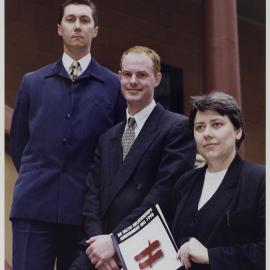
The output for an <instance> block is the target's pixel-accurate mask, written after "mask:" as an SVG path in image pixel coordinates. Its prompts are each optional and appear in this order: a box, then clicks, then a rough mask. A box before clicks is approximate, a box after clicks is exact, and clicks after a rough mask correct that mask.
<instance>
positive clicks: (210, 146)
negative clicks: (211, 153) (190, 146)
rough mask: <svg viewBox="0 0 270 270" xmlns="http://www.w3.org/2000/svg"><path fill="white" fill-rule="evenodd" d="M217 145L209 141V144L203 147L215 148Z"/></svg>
mask: <svg viewBox="0 0 270 270" xmlns="http://www.w3.org/2000/svg"><path fill="white" fill-rule="evenodd" d="M216 146H217V144H216V143H207V144H205V145H204V146H203V148H205V149H213V148H215V147H216Z"/></svg>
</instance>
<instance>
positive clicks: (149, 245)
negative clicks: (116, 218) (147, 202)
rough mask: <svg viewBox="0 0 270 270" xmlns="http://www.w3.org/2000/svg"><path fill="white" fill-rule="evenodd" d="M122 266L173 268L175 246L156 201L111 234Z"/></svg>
mask: <svg viewBox="0 0 270 270" xmlns="http://www.w3.org/2000/svg"><path fill="white" fill-rule="evenodd" d="M112 239H113V242H114V245H115V248H116V251H117V254H118V256H119V259H120V261H121V264H122V267H123V269H124V270H144V269H145V270H147V269H151V270H164V269H166V270H177V269H179V268H180V267H181V266H182V264H181V262H180V261H179V260H177V259H176V254H177V247H176V244H175V242H174V240H173V237H172V234H171V232H170V230H169V227H168V225H167V223H166V220H165V218H164V216H163V214H162V212H161V209H160V207H159V206H158V205H155V206H153V207H151V208H149V209H148V210H147V211H145V213H144V214H143V215H142V216H141V217H139V218H138V219H137V220H136V221H135V222H134V223H133V224H132V225H130V226H129V227H127V228H125V229H123V230H122V231H120V232H118V233H117V234H114V235H112Z"/></svg>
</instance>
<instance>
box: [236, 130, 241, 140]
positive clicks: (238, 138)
mask: <svg viewBox="0 0 270 270" xmlns="http://www.w3.org/2000/svg"><path fill="white" fill-rule="evenodd" d="M235 133H236V140H240V139H241V137H242V134H243V130H242V128H239V129H237V130H235Z"/></svg>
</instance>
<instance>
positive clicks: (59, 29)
mask: <svg viewBox="0 0 270 270" xmlns="http://www.w3.org/2000/svg"><path fill="white" fill-rule="evenodd" d="M57 32H58V35H59V36H60V37H62V27H61V24H57Z"/></svg>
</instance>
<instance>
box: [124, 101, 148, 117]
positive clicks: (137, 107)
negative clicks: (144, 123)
mask: <svg viewBox="0 0 270 270" xmlns="http://www.w3.org/2000/svg"><path fill="white" fill-rule="evenodd" d="M151 102H152V100H151V101H150V102H147V103H145V104H133V103H129V102H127V107H128V113H129V114H130V115H132V116H133V115H134V114H136V113H138V112H140V111H141V110H143V109H144V108H146V107H147V106H148V105H150V104H151Z"/></svg>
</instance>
